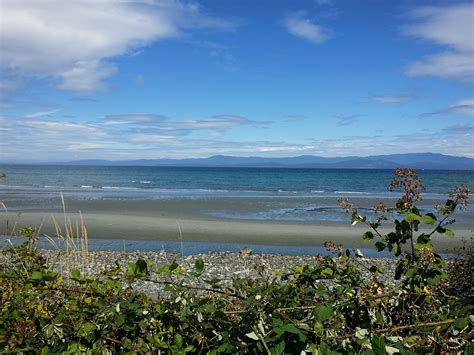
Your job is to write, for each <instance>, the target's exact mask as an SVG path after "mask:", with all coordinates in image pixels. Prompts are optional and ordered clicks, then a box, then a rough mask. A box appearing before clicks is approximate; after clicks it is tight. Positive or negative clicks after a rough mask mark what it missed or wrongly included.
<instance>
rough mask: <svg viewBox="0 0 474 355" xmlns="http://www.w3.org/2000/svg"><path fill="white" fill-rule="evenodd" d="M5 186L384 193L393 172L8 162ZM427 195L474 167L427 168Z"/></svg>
mask: <svg viewBox="0 0 474 355" xmlns="http://www.w3.org/2000/svg"><path fill="white" fill-rule="evenodd" d="M0 173H5V174H6V176H7V179H6V180H5V181H4V182H3V183H2V185H3V188H12V189H61V190H71V191H74V190H76V191H90V192H99V191H104V190H118V191H130V192H133V191H136V192H140V193H146V194H149V195H160V194H165V195H167V196H173V195H176V196H178V197H182V196H183V195H184V196H200V195H204V196H207V195H236V196H243V195H256V196H258V195H262V194H263V195H273V194H275V195H278V196H282V195H304V196H311V195H325V194H349V195H350V194H360V195H385V194H386V193H387V185H388V183H389V182H390V179H391V178H392V175H393V172H392V171H391V170H349V169H337V170H335V169H266V168H265V169H263V168H262V169H259V168H185V167H120V166H107V167H103V166H38V165H32V166H27V165H3V166H0ZM418 173H419V175H420V176H421V179H422V181H423V183H424V185H425V186H426V188H427V189H426V193H427V194H432V195H445V194H446V193H448V192H449V191H451V190H452V189H453V188H454V187H455V186H456V185H459V184H461V183H464V184H468V185H469V186H470V187H471V188H472V187H474V171H440V170H422V171H419V172H418Z"/></svg>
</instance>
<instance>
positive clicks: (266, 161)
mask: <svg viewBox="0 0 474 355" xmlns="http://www.w3.org/2000/svg"><path fill="white" fill-rule="evenodd" d="M61 164H66V165H93V166H97V165H102V166H113V165H119V166H176V167H251V168H325V169H394V168H397V167H402V166H409V167H411V168H414V169H440V170H474V159H473V158H465V157H455V156H449V155H443V154H435V153H411V154H391V155H376V156H369V157H357V156H349V157H336V158H325V157H319V156H313V155H301V156H297V157H289V158H262V157H233V156H226V155H214V156H211V157H209V158H193V159H139V160H122V161H109V160H77V161H70V162H65V163H61Z"/></svg>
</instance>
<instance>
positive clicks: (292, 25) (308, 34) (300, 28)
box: [283, 12, 329, 44]
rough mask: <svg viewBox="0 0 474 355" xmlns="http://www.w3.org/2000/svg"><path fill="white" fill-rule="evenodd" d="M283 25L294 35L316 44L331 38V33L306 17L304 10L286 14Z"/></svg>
mask: <svg viewBox="0 0 474 355" xmlns="http://www.w3.org/2000/svg"><path fill="white" fill-rule="evenodd" d="M283 25H284V26H285V28H286V29H287V31H288V32H289V33H291V34H292V35H294V36H297V37H300V38H303V39H306V40H308V41H310V42H312V43H315V44H318V43H322V42H324V41H326V40H327V39H328V38H329V33H328V32H327V31H326V30H325V29H324V28H323V27H321V26H319V25H317V24H315V23H313V22H311V20H309V19H307V18H305V16H304V13H303V12H295V13H292V14H290V15H288V16H286V18H285V19H284V21H283Z"/></svg>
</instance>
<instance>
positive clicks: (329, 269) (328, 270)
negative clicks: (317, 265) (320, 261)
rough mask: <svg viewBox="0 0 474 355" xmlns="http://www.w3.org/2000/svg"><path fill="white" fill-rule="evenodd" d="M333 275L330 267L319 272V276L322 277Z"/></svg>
mask: <svg viewBox="0 0 474 355" xmlns="http://www.w3.org/2000/svg"><path fill="white" fill-rule="evenodd" d="M333 274H334V271H333V270H332V269H331V268H330V267H327V268H324V269H322V270H321V275H323V276H332V275H333Z"/></svg>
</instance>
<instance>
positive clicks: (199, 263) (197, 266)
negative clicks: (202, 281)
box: [194, 258, 204, 274]
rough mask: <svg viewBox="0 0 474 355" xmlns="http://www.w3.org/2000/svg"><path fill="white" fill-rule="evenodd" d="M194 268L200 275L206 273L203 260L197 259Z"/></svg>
mask: <svg viewBox="0 0 474 355" xmlns="http://www.w3.org/2000/svg"><path fill="white" fill-rule="evenodd" d="M194 267H195V269H196V272H197V273H198V274H201V273H202V272H203V271H204V261H203V260H202V259H201V258H199V259H197V260H196V262H195V263H194Z"/></svg>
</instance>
